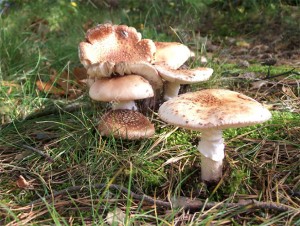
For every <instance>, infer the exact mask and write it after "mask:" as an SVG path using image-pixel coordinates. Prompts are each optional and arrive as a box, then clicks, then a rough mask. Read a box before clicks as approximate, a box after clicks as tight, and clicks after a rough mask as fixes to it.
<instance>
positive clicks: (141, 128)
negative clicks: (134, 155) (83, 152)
mask: <svg viewBox="0 0 300 226" xmlns="http://www.w3.org/2000/svg"><path fill="white" fill-rule="evenodd" d="M98 130H99V131H100V134H101V135H102V136H110V135H112V136H114V137H116V138H121V139H128V140H137V139H143V138H148V137H151V136H153V135H154V133H155V129H154V125H153V124H152V123H151V122H150V121H149V119H148V118H147V117H145V116H144V115H143V114H141V113H140V112H137V111H132V110H127V109H119V110H111V111H109V112H107V113H105V114H104V115H103V117H102V119H101V121H100V123H99V125H98Z"/></svg>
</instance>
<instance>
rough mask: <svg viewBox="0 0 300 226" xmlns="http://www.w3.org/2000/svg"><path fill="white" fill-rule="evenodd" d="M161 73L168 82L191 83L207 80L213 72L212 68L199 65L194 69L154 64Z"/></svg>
mask: <svg viewBox="0 0 300 226" xmlns="http://www.w3.org/2000/svg"><path fill="white" fill-rule="evenodd" d="M154 67H155V68H156V70H157V71H158V73H159V75H160V76H161V77H162V78H163V79H164V80H166V81H168V82H175V83H180V84H191V83H196V82H201V81H206V80H208V79H209V78H210V76H211V75H212V73H213V71H214V70H213V69H212V68H208V67H197V68H193V69H177V70H174V69H171V68H170V67H169V66H168V65H164V64H158V65H154Z"/></svg>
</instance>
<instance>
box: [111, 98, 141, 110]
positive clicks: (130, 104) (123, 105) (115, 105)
mask: <svg viewBox="0 0 300 226" xmlns="http://www.w3.org/2000/svg"><path fill="white" fill-rule="evenodd" d="M111 108H112V110H117V109H128V110H134V111H137V109H138V108H137V106H136V104H135V102H134V100H130V101H118V102H117V101H113V102H112V106H111Z"/></svg>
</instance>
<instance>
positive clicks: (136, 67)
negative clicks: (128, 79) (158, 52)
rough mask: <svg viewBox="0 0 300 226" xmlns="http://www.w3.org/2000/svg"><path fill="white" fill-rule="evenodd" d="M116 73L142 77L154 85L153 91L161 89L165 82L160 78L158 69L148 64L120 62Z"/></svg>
mask: <svg viewBox="0 0 300 226" xmlns="http://www.w3.org/2000/svg"><path fill="white" fill-rule="evenodd" d="M114 71H115V73H117V74H120V75H125V74H127V75H128V74H136V75H140V76H141V77H143V78H144V79H146V80H147V81H149V83H150V84H151V85H152V87H153V89H155V90H156V89H160V88H162V86H163V81H162V79H161V77H160V76H159V74H158V72H157V70H156V68H155V67H154V66H153V65H152V64H150V63H148V62H143V61H140V62H124V61H122V62H119V63H117V64H115V67H114Z"/></svg>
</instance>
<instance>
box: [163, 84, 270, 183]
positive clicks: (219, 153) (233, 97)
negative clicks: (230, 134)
mask: <svg viewBox="0 0 300 226" xmlns="http://www.w3.org/2000/svg"><path fill="white" fill-rule="evenodd" d="M158 115H159V117H160V118H161V119H162V120H164V121H165V122H167V123H170V124H172V125H176V126H179V127H182V128H185V129H190V130H196V131H201V141H200V142H199V145H198V150H199V151H200V153H201V177H202V180H203V181H206V182H210V183H214V182H217V181H218V180H219V179H220V178H221V176H222V166H223V158H224V140H223V138H222V130H223V129H227V128H237V127H244V126H249V125H254V124H257V123H262V122H264V121H266V120H268V119H270V118H271V113H270V112H269V111H268V110H267V109H266V108H265V107H264V106H263V105H262V104H260V103H258V102H257V101H256V100H254V99H252V98H250V97H248V96H245V95H243V94H241V93H238V92H234V91H230V90H225V89H206V90H201V91H197V92H192V93H186V94H182V95H179V96H178V97H175V98H173V99H171V100H169V101H166V102H165V103H163V104H162V105H161V107H160V108H159V111H158Z"/></svg>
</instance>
